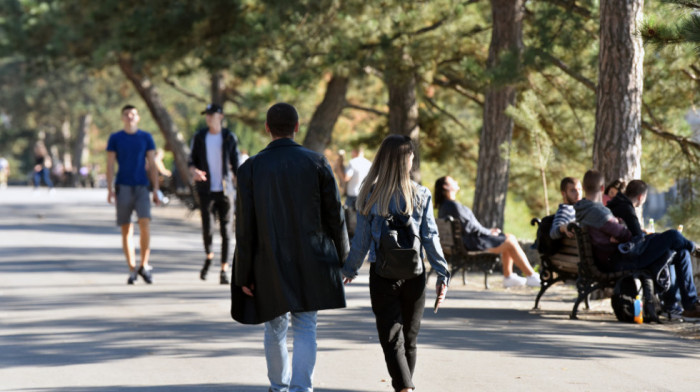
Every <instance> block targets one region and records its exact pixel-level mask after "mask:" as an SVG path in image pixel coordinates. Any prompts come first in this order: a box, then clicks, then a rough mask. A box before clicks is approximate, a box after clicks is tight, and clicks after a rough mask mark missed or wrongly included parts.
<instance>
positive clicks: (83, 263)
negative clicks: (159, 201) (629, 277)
mask: <svg viewBox="0 0 700 392" xmlns="http://www.w3.org/2000/svg"><path fill="white" fill-rule="evenodd" d="M154 215H155V219H154V221H153V230H152V231H153V237H152V247H153V254H152V264H153V265H154V267H155V270H154V277H155V283H154V284H153V285H146V284H143V283H142V281H139V282H138V284H137V285H135V286H127V285H126V278H127V272H126V266H125V262H124V260H123V255H122V252H121V248H120V239H119V231H118V229H117V227H116V226H115V225H114V209H113V207H112V206H109V205H107V204H106V191H105V190H73V189H58V190H56V192H55V193H53V194H48V193H47V192H46V191H45V190H42V191H40V192H38V193H34V192H32V190H31V189H29V188H10V189H7V190H0V390H3V391H66V392H68V391H71V392H83V391H97V392H107V391H163V392H166V391H167V392H171V391H174V392H184V391H238V392H243V391H252V392H264V391H266V390H267V389H266V384H267V379H266V370H265V360H264V357H263V349H262V328H261V327H260V326H243V325H240V324H236V323H234V322H233V321H232V320H231V319H230V317H229V314H228V311H229V293H228V288H227V287H226V286H221V285H219V284H218V279H216V280H214V279H211V280H210V281H206V282H202V281H200V280H199V278H198V271H199V268H200V265H201V262H202V256H203V251H202V249H201V248H202V245H201V243H200V234H199V227H198V216H197V215H196V214H195V215H194V216H190V217H187V214H186V211H185V210H184V209H182V208H181V207H177V206H169V207H165V208H157V209H155V210H154ZM215 277H216V276H213V277H212V278H215ZM492 279H493V283H494V284H493V286H495V287H494V289H492V290H489V291H486V290H483V287H482V286H481V280H480V278H479V277H478V276H476V275H475V276H473V277H472V279H471V281H470V283H469V284H468V285H467V286H461V284H460V283H459V282H458V283H456V284H455V285H453V288H452V289H451V290H450V292H449V293H448V300H447V302H446V303H445V307H444V308H443V309H441V310H440V312H439V313H438V314H437V315H434V314H433V313H432V311H427V312H426V314H425V319H424V323H423V327H422V331H421V335H420V340H419V358H418V366H417V370H416V375H415V382H416V385H417V386H418V391H431V392H432V391H467V390H470V391H532V390H542V391H562V390H563V391H600V390H624V391H695V390H697V388H698V387H697V383H698V381H699V380H700V377H699V376H698V374H699V372H698V366H697V365H698V363H700V362H695V361H697V360H698V359H700V342H699V341H698V340H695V339H692V338H689V337H688V336H690V337H693V336H697V335H698V333H697V328H696V326H695V325H680V326H679V325H672V326H669V325H663V326H657V325H630V324H622V323H618V322H615V321H614V319H613V317H612V316H611V314H610V311H609V310H610V305H609V302H608V301H593V303H592V306H593V310H592V311H591V312H589V313H588V314H586V315H585V316H584V317H583V320H579V321H571V320H568V318H567V313H568V311H569V309H570V308H571V304H572V297H573V290H572V289H571V288H570V287H566V286H556V287H554V288H553V289H552V290H551V291H553V292H552V293H551V294H550V293H548V294H547V295H546V296H545V298H544V301H543V302H542V304H541V307H542V308H543V310H542V311H537V312H534V311H531V310H530V308H531V307H532V304H533V302H534V296H535V293H536V291H535V290H534V289H523V290H503V289H500V288H499V287H498V286H499V284H497V283H499V280H500V279H499V278H498V276H496V277H494V278H492ZM347 297H348V308H347V309H342V310H334V311H326V312H322V313H321V314H320V317H319V323H320V325H319V336H318V337H319V340H318V346H319V355H318V364H317V367H316V375H315V387H316V390H317V391H327V392H340V391H390V390H391V388H390V386H389V385H390V384H389V383H388V375H387V372H386V370H385V366H384V362H383V357H382V354H381V349H380V347H379V344H378V343H377V339H376V336H375V334H376V332H375V329H374V320H373V316H372V313H371V309H370V307H369V294H368V288H367V275H366V273H364V274H363V275H361V277H360V278H359V279H358V280H357V281H356V282H354V283H353V284H352V285H350V286H348V288H347ZM433 299H434V294H432V293H431V294H430V295H429V297H428V302H429V304H431V303H432V301H433ZM428 307H430V306H428ZM681 335H686V337H685V338H684V337H682V336H681Z"/></svg>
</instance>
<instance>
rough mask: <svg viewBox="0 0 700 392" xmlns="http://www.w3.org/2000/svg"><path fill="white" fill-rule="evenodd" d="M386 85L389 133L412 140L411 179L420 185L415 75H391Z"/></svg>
mask: <svg viewBox="0 0 700 392" xmlns="http://www.w3.org/2000/svg"><path fill="white" fill-rule="evenodd" d="M386 85H387V88H388V89H389V133H392V134H397V135H404V136H409V137H410V138H411V140H413V144H414V146H415V148H416V152H415V154H414V157H413V168H412V169H411V177H412V178H413V180H414V181H416V182H418V183H420V181H421V175H420V138H419V133H420V128H419V126H418V102H417V101H416V78H415V75H414V74H413V73H412V72H410V73H407V72H406V73H400V74H398V75H393V76H391V77H389V78H387V80H386Z"/></svg>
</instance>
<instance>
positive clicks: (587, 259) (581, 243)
mask: <svg viewBox="0 0 700 392" xmlns="http://www.w3.org/2000/svg"><path fill="white" fill-rule="evenodd" d="M569 230H572V231H573V232H574V234H576V241H577V243H578V249H579V258H580V260H581V262H580V264H579V272H580V273H581V274H583V275H585V276H587V277H590V278H592V279H595V280H598V281H615V280H617V279H619V278H621V277H622V276H624V275H625V274H627V273H629V271H618V272H603V271H601V270H600V269H599V268H598V266H597V265H596V262H595V256H593V245H592V244H591V236H590V235H589V234H588V229H587V228H586V227H582V226H579V225H578V224H576V223H570V224H569Z"/></svg>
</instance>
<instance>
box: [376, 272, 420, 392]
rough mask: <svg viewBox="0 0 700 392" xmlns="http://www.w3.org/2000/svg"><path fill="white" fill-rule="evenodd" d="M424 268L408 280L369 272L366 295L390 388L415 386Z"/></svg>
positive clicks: (397, 388)
mask: <svg viewBox="0 0 700 392" xmlns="http://www.w3.org/2000/svg"><path fill="white" fill-rule="evenodd" d="M425 282H426V280H425V271H423V274H421V276H418V277H416V278H413V279H408V280H393V279H386V278H382V277H381V276H379V275H377V273H376V272H374V263H372V264H371V267H370V272H369V295H370V298H371V300H372V311H373V312H374V316H375V318H376V321H377V332H378V333H379V343H380V344H381V345H382V350H383V351H384V360H385V361H386V366H387V368H388V370H389V375H390V376H391V385H392V386H393V387H394V390H396V391H400V390H402V389H404V388H415V387H414V386H413V379H412V378H413V370H414V369H415V367H416V356H417V347H416V345H417V340H418V331H419V330H420V322H421V319H422V318H423V309H424V308H425Z"/></svg>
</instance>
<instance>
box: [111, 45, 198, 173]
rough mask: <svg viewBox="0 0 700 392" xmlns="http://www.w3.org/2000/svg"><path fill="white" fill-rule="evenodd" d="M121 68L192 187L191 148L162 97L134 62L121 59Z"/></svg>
mask: <svg viewBox="0 0 700 392" xmlns="http://www.w3.org/2000/svg"><path fill="white" fill-rule="evenodd" d="M119 68H121V70H122V72H123V73H124V75H126V77H127V78H128V79H129V81H131V83H132V84H133V85H134V87H135V88H136V91H137V92H138V93H139V95H140V96H141V98H143V100H144V102H146V106H148V110H149V111H150V112H151V116H153V119H154V120H155V121H156V124H158V128H160V131H161V132H162V133H163V136H164V137H165V140H166V143H167V145H168V147H169V149H170V151H172V153H173V158H174V160H175V166H176V167H177V172H178V173H179V174H180V178H181V179H182V181H183V183H184V184H188V185H190V184H191V183H192V182H191V179H190V171H189V168H188V167H187V157H188V156H189V153H190V152H189V147H188V146H187V144H185V142H184V141H183V137H182V134H181V133H180V132H179V131H178V129H177V127H176V126H175V123H174V122H173V119H172V118H171V117H170V114H169V113H168V111H167V109H166V108H165V105H163V102H162V101H161V100H160V95H159V94H158V91H157V90H156V87H155V86H154V85H153V83H151V81H150V79H149V78H148V77H147V76H146V75H143V74H141V73H139V71H137V70H135V69H134V64H133V61H132V60H131V59H130V58H128V57H126V56H120V57H119Z"/></svg>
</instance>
